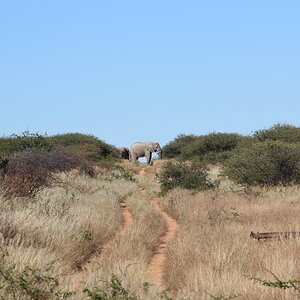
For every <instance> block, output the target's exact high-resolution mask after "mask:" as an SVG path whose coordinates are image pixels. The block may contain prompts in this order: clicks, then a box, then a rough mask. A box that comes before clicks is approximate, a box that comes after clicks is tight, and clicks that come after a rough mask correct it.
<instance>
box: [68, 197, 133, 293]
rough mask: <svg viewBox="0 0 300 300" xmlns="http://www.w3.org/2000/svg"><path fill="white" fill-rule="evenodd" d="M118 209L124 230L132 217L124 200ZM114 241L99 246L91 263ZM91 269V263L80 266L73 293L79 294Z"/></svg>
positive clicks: (131, 220)
mask: <svg viewBox="0 0 300 300" xmlns="http://www.w3.org/2000/svg"><path fill="white" fill-rule="evenodd" d="M120 208H121V213H122V219H123V224H122V226H123V228H126V227H127V226H128V225H129V224H131V223H132V222H133V215H132V213H131V212H130V210H129V208H128V207H127V205H126V201H125V200H123V199H122V200H120ZM113 240H114V239H111V240H109V241H108V242H107V243H105V244H104V245H101V246H100V247H99V249H98V250H97V251H96V253H95V255H94V256H93V263H95V261H96V260H97V257H100V256H102V255H103V254H105V252H106V251H107V250H108V249H109V248H110V244H111V243H112V241H113ZM90 268H91V262H90V261H89V260H88V261H87V262H86V263H85V264H83V265H82V266H81V270H80V271H79V272H78V273H77V274H76V278H75V280H74V285H73V287H74V291H76V292H79V291H80V290H81V289H82V286H83V285H84V282H85V279H86V277H87V274H88V273H89V272H90Z"/></svg>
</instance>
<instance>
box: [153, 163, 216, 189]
mask: <svg viewBox="0 0 300 300" xmlns="http://www.w3.org/2000/svg"><path fill="white" fill-rule="evenodd" d="M158 179H159V182H160V185H161V191H162V194H165V193H167V192H168V191H169V190H172V189H174V188H176V187H181V188H183V189H195V190H206V189H210V188H215V187H216V186H217V185H218V183H217V182H212V181H211V180H209V179H208V174H207V170H206V168H205V167H204V166H203V165H202V164H199V163H191V164H190V163H187V162H171V161H169V162H167V163H165V164H164V165H163V167H162V172H161V173H160V174H159V175H158Z"/></svg>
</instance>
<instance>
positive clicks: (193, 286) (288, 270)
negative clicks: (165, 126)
mask: <svg viewBox="0 0 300 300" xmlns="http://www.w3.org/2000/svg"><path fill="white" fill-rule="evenodd" d="M299 192H300V188H299V187H290V188H277V189H265V190H264V189H261V190H259V191H255V192H252V193H250V192H247V193H245V192H239V193H237V192H224V191H219V192H212V191H207V192H199V193H191V192H188V191H183V190H176V191H173V192H171V193H170V194H169V195H168V196H167V197H165V198H164V199H163V200H164V202H163V205H164V207H165V209H166V210H168V211H169V213H170V214H171V215H173V216H174V217H175V218H176V219H177V221H178V223H179V231H178V233H177V235H176V237H175V239H174V240H173V241H172V242H171V243H170V245H169V249H168V255H167V266H166V273H165V281H166V284H167V287H168V288H170V289H172V290H175V291H177V298H178V299H181V297H187V298H188V299H195V298H197V299H207V297H208V296H207V293H206V292H208V293H209V294H212V295H215V296H221V295H222V296H229V295H240V296H239V299H291V298H293V297H294V296H295V295H294V293H295V292H292V291H288V290H286V291H284V290H280V289H275V288H270V287H269V288H268V287H263V286H260V285H259V284H257V283H254V282H253V281H251V280H250V278H249V277H262V278H268V279H270V280H272V279H274V278H272V276H271V275H270V274H269V273H268V272H267V271H266V269H268V270H270V271H272V272H273V273H275V274H276V275H278V276H279V277H280V278H282V279H286V280H288V279H298V278H299V268H298V265H299V264H298V263H299V259H300V254H299V253H300V240H297V239H296V240H288V241H281V242H279V241H272V242H258V241H257V240H253V239H251V238H250V237H249V235H250V231H251V230H253V231H260V232H264V231H290V230H291V231H299V229H300V225H299V212H300V201H299V200H300V196H299Z"/></svg>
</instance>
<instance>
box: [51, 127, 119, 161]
mask: <svg viewBox="0 0 300 300" xmlns="http://www.w3.org/2000/svg"><path fill="white" fill-rule="evenodd" d="M49 141H50V142H51V143H52V144H53V146H54V147H65V148H68V149H71V150H72V151H74V152H76V153H80V154H83V155H85V156H86V157H87V158H89V159H92V160H94V161H100V160H103V159H107V158H110V157H112V158H116V157H118V155H119V154H118V151H117V149H116V148H115V147H114V146H112V145H109V144H107V143H105V142H103V141H102V140H100V139H98V138H97V137H95V136H93V135H86V134H81V133H66V134H59V135H54V136H51V137H49Z"/></svg>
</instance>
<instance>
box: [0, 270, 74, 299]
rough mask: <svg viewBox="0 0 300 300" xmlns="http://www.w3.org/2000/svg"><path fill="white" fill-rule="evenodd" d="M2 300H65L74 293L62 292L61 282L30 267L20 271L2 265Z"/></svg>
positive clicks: (47, 271) (47, 273) (0, 277)
mask: <svg viewBox="0 0 300 300" xmlns="http://www.w3.org/2000/svg"><path fill="white" fill-rule="evenodd" d="M0 284H1V287H0V297H1V299H23V300H27V299H28V300H42V299H43V300H48V299H49V300H50V299H51V300H64V299H67V298H69V297H70V296H71V295H73V294H74V292H70V291H61V290H60V289H59V280H58V279H57V278H55V277H53V276H52V275H50V274H49V270H48V269H46V270H45V271H41V270H38V269H32V268H30V267H28V266H26V267H24V269H23V270H21V271H18V270H17V269H16V268H15V266H9V267H6V266H4V265H0Z"/></svg>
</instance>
